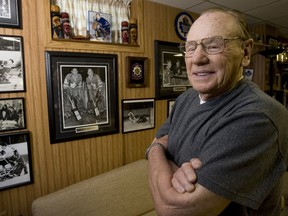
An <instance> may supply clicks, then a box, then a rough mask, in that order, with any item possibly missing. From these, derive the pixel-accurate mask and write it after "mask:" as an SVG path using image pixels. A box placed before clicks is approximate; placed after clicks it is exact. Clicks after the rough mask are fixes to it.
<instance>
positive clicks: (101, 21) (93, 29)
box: [87, 11, 112, 42]
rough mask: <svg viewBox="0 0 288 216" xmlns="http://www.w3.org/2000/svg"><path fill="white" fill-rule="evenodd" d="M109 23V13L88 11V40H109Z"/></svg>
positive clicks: (110, 17) (110, 20)
mask: <svg viewBox="0 0 288 216" xmlns="http://www.w3.org/2000/svg"><path fill="white" fill-rule="evenodd" d="M111 24H112V16H111V14H107V13H100V12H95V11H88V25H87V26H88V31H89V36H90V41H102V42H111V41H112V38H111Z"/></svg>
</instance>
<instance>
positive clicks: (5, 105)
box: [0, 98, 26, 132]
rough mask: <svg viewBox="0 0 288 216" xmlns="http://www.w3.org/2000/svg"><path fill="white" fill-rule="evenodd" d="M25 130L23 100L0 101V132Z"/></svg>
mask: <svg viewBox="0 0 288 216" xmlns="http://www.w3.org/2000/svg"><path fill="white" fill-rule="evenodd" d="M25 128H26V123H25V109H24V98H9V99H0V132H3V131H8V130H20V129H25Z"/></svg>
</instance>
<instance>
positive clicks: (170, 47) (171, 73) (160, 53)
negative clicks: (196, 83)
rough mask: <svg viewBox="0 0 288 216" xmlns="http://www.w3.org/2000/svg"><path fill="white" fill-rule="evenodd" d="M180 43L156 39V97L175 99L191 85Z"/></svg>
mask: <svg viewBox="0 0 288 216" xmlns="http://www.w3.org/2000/svg"><path fill="white" fill-rule="evenodd" d="M179 45H180V44H179V43H174V42H167V41H158V40H155V41H154V58H155V95H156V99H175V98H176V97H178V96H179V95H180V94H181V93H183V92H184V91H186V90H187V89H188V88H190V87H191V85H190V83H189V80H188V75H187V70H186V66H185V59H184V56H183V55H182V53H181V52H180V49H179Z"/></svg>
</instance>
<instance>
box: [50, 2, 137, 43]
mask: <svg viewBox="0 0 288 216" xmlns="http://www.w3.org/2000/svg"><path fill="white" fill-rule="evenodd" d="M131 1H132V0H51V4H52V5H58V6H59V7H60V12H67V13H68V14H69V18H70V25H71V27H72V29H73V34H74V35H76V36H77V35H82V36H86V35H87V31H88V11H93V12H100V13H106V14H110V15H111V16H112V18H111V20H112V23H111V31H112V42H114V43H122V37H121V22H122V21H129V18H130V3H131Z"/></svg>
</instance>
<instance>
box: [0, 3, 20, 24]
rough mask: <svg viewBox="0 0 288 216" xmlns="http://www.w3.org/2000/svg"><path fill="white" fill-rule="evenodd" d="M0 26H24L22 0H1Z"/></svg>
mask: <svg viewBox="0 0 288 216" xmlns="http://www.w3.org/2000/svg"><path fill="white" fill-rule="evenodd" d="M0 27H4V28H5V27H6V28H18V29H21V28H22V17H21V0H1V1H0Z"/></svg>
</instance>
